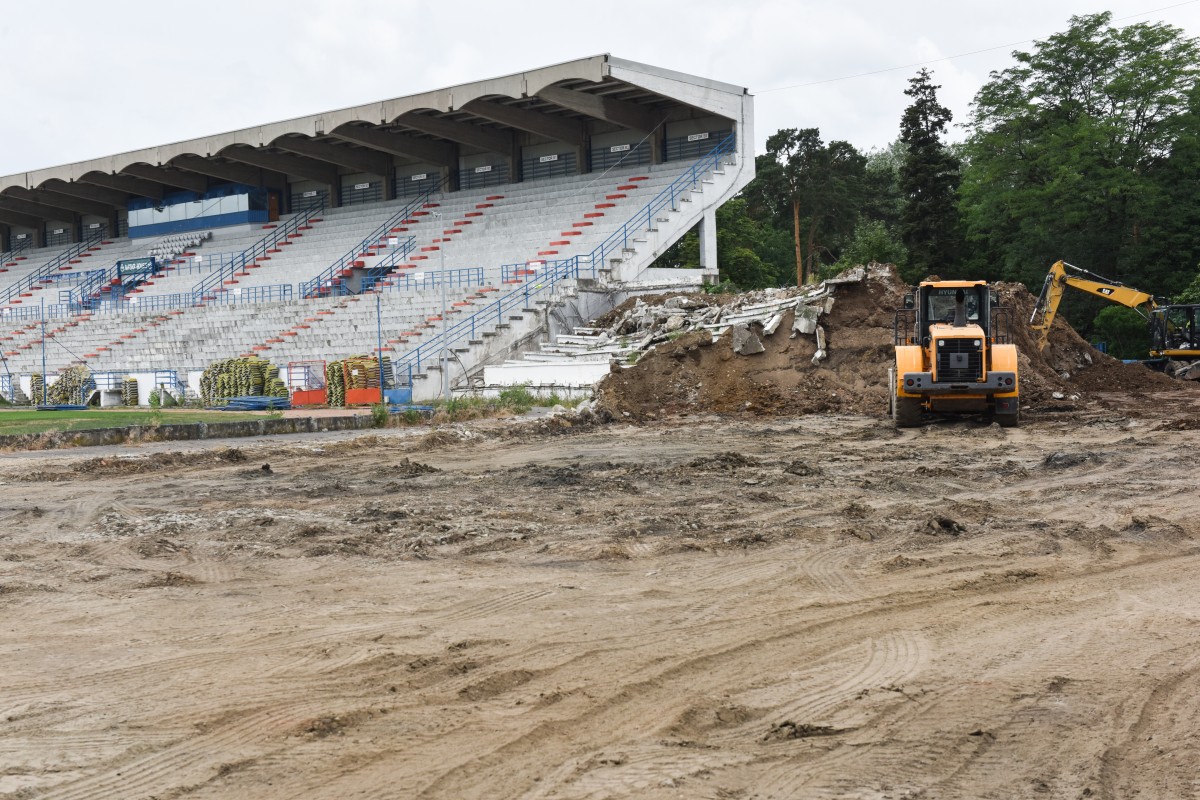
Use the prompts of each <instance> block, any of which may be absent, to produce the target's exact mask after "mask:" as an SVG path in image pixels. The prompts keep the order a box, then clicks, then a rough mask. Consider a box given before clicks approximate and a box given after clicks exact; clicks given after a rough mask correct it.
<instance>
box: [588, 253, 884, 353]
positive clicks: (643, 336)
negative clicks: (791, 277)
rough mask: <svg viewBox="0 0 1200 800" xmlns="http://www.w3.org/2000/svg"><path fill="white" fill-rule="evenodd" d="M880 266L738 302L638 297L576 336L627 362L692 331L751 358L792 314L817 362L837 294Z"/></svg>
mask: <svg viewBox="0 0 1200 800" xmlns="http://www.w3.org/2000/svg"><path fill="white" fill-rule="evenodd" d="M880 269H884V268H883V267H880V266H879V265H874V264H873V265H871V266H870V267H856V268H854V269H852V270H848V271H847V272H845V273H842V274H841V275H839V276H837V277H836V278H832V279H829V280H826V281H823V282H822V283H821V284H819V285H817V286H815V287H805V288H803V289H794V288H793V289H764V290H760V291H754V292H747V293H745V294H741V295H737V296H736V297H735V298H734V299H733V300H732V301H729V300H728V298H723V297H721V296H719V295H713V296H710V295H695V294H693V295H677V296H673V297H667V298H665V299H663V300H661V302H658V303H654V302H646V301H644V300H643V299H641V298H635V299H634V301H633V305H632V307H631V308H628V309H626V310H625V311H624V312H622V313H620V314H619V315H618V316H617V318H616V319H615V320H613V321H611V322H609V324H607V325H604V326H603V327H597V328H585V329H579V330H577V331H576V335H577V337H578V338H579V339H582V338H583V337H588V338H590V339H591V341H590V342H588V345H587V349H588V350H589V351H592V352H605V353H608V354H609V355H611V356H614V357H616V358H618V359H619V360H620V361H622V362H623V363H632V362H633V361H634V360H635V358H633V357H631V355H640V354H642V353H644V352H646V351H648V350H651V349H653V348H654V347H655V346H656V345H659V344H662V343H664V342H669V341H673V340H675V339H678V338H679V337H681V336H683V335H684V334H686V333H690V332H692V331H708V332H709V333H710V334H711V336H712V339H713V340H714V341H715V340H718V339H720V338H721V337H723V336H725V335H726V334H729V336H730V338H731V341H732V347H733V352H735V353H737V354H738V355H743V356H751V355H756V354H758V353H762V352H764V349H765V348H764V347H763V343H762V340H761V338H760V337H759V335H758V334H757V333H755V330H754V327H755V326H758V327H759V328H760V329H761V331H762V334H763V335H764V336H773V335H774V334H775V332H776V331H777V330H778V329H779V326H780V325H781V324H783V321H784V318H785V317H786V316H787V315H788V313H789V312H794V313H793V314H792V320H793V321H792V327H791V338H796V337H797V336H800V335H805V336H814V337H815V338H816V343H817V350H816V353H815V354H814V355H813V357H812V363H813V364H817V363H819V362H820V361H822V360H824V359H825V358H826V356H827V351H826V336H825V328H824V326H823V325H821V323H820V319H821V317H822V316H825V315H828V314H830V313H831V312H832V311H833V306H834V299H835V291H836V289H837V287H838V286H839V285H843V284H857V283H862V282H863V281H864V280H866V279H867V278H868V277H870V276H871V275H872V272H871V271H872V270H880Z"/></svg>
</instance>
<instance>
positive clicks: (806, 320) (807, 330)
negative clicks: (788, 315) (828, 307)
mask: <svg viewBox="0 0 1200 800" xmlns="http://www.w3.org/2000/svg"><path fill="white" fill-rule="evenodd" d="M820 315H821V307H820V306H797V307H796V319H795V321H794V322H793V323H792V331H794V332H795V333H803V334H807V335H810V336H811V335H812V334H813V333H815V332H816V330H817V318H818V317H819V316H820ZM792 338H793V339H794V338H795V336H794V335H793V337H792Z"/></svg>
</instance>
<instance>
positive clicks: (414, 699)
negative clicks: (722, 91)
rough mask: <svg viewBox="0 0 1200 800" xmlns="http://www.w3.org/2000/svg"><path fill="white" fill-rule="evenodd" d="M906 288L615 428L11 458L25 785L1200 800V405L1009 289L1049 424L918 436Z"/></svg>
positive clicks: (6, 660)
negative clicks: (892, 370)
mask: <svg viewBox="0 0 1200 800" xmlns="http://www.w3.org/2000/svg"><path fill="white" fill-rule="evenodd" d="M899 291H900V289H899V287H898V286H896V285H894V282H891V283H889V282H888V281H886V280H884V279H883V278H880V277H878V276H877V277H876V278H872V279H871V280H870V281H868V282H867V283H866V284H857V285H851V286H841V287H838V290H837V294H836V296H835V297H836V300H835V303H834V306H833V309H832V311H831V312H830V313H829V314H828V315H825V316H823V317H822V318H821V319H822V325H824V326H825V329H826V333H827V339H828V358H827V360H826V361H824V362H821V364H820V365H819V366H813V365H812V364H811V360H810V359H811V356H812V355H813V352H814V349H815V346H814V344H813V342H812V341H810V340H811V337H806V336H803V335H801V336H797V337H796V338H795V339H791V338H789V333H790V324H784V325H782V326H780V328H779V330H777V331H776V333H775V334H774V335H772V336H765V335H764V336H763V337H762V341H763V344H764V346H765V351H764V352H763V353H760V354H757V355H753V356H737V355H734V354H732V350H731V349H730V345H729V341H728V338H727V337H720V338H719V339H718V340H717V341H716V342H715V343H711V337H708V335H707V334H706V333H702V332H699V331H697V332H693V333H685V334H683V335H682V336H680V337H678V338H676V339H675V340H674V341H670V342H666V343H663V344H662V345H660V346H659V347H658V348H656V350H655V351H654V352H652V353H650V354H647V355H646V356H644V357H643V358H642V360H641V361H640V362H639V363H638V365H636V366H634V367H631V368H628V369H623V370H621V371H620V372H618V373H614V375H613V376H612V377H610V378H609V379H608V382H607V383H606V385H605V387H604V389H603V391H602V392H601V402H600V403H599V404H598V407H597V411H596V412H584V413H582V414H577V415H576V414H559V415H555V416H551V417H546V418H540V419H536V420H517V421H513V420H492V421H483V422H477V423H472V424H471V425H469V426H443V427H440V428H437V429H436V430H433V431H430V430H429V429H428V428H409V429H387V430H381V431H378V432H375V433H370V434H362V433H328V434H313V435H307V436H304V437H290V438H288V437H280V438H275V439H255V440H239V441H238V442H237V443H236V444H234V445H233V446H230V444H229V443H228V442H186V443H169V444H162V443H160V444H147V445H141V446H138V447H127V448H112V449H107V450H105V451H102V453H101V454H100V455H97V453H96V452H94V451H86V450H80V451H76V452H65V451H57V452H36V453H19V454H5V455H3V456H0V481H2V482H3V485H4V490H3V499H2V500H0V520H2V521H3V525H2V526H0V610H2V612H3V619H4V626H3V634H2V635H0V652H2V653H3V679H2V680H0V706H2V711H3V713H2V715H0V798H4V800H18V798H19V799H20V800H30V798H62V799H63V800H70V799H72V798H80V799H83V798H110V797H112V798H141V799H145V800H149V798H158V799H159V800H164V799H165V798H197V799H199V798H222V799H227V798H254V799H255V800H275V799H278V800H284V798H287V799H288V800H291V799H292V798H300V797H303V798H330V799H331V800H332V799H333V798H338V799H339V800H340V799H341V798H445V799H446V800H452V799H457V798H489V799H490V798H530V799H533V798H651V800H657V799H659V798H713V799H714V800H716V799H717V798H721V799H723V800H729V799H731V798H745V799H746V800H750V799H751V798H758V799H764V798H780V799H781V800H782V799H783V798H834V797H837V798H875V799H878V798H896V799H898V798H962V799H963V800H966V799H967V798H997V799H1000V798H1003V799H1004V800H1009V799H1010V798H1042V797H1055V798H1114V799H1115V798H1130V797H1138V798H1163V800H1166V799H1167V798H1186V797H1195V796H1197V795H1198V794H1200V784H1198V782H1197V772H1196V764H1197V763H1200V719H1198V718H1197V713H1196V709H1197V708H1200V635H1198V634H1200V595H1198V593H1197V592H1196V591H1195V576H1196V575H1197V574H1198V572H1200V539H1198V538H1197V537H1198V536H1200V522H1197V519H1196V515H1195V494H1196V490H1195V480H1196V472H1195V468H1194V466H1193V465H1192V461H1193V460H1194V459H1192V458H1191V457H1189V456H1187V454H1188V453H1193V452H1195V449H1196V445H1197V439H1198V437H1200V432H1198V431H1197V425H1196V420H1197V419H1200V414H1198V413H1197V412H1198V411H1200V402H1198V401H1200V392H1197V390H1196V388H1195V387H1194V386H1191V385H1188V384H1183V383H1177V382H1173V381H1168V380H1167V379H1165V378H1161V376H1158V375H1156V374H1154V373H1151V372H1149V371H1147V370H1144V369H1142V368H1141V367H1136V366H1126V365H1123V364H1120V363H1117V362H1113V361H1111V360H1110V359H1106V358H1104V357H1101V356H1099V354H1097V353H1095V352H1094V351H1089V348H1087V346H1086V345H1085V344H1083V343H1082V342H1081V341H1080V340H1078V338H1077V337H1074V335H1073V334H1072V333H1071V332H1070V331H1069V330H1061V329H1059V330H1056V332H1055V338H1054V339H1053V340H1052V343H1051V347H1050V348H1049V349H1048V351H1047V353H1046V354H1045V355H1042V354H1039V353H1037V352H1036V348H1033V347H1032V346H1031V343H1030V342H1028V341H1027V337H1023V336H1022V335H1021V334H1020V332H1019V330H1018V329H1019V326H1018V324H1017V323H1018V321H1019V320H1021V319H1022V316H1021V315H1022V314H1023V313H1025V312H1024V310H1022V309H1021V304H1022V303H1026V302H1027V301H1028V300H1029V298H1028V295H1027V294H1023V290H1016V289H1015V288H1011V287H1009V288H1007V291H1008V292H1009V293H1010V294H1011V295H1012V299H1013V301H1014V305H1015V306H1016V307H1017V309H1018V311H1017V312H1016V313H1015V314H1014V321H1013V328H1014V333H1015V334H1016V335H1017V341H1018V343H1019V344H1020V345H1021V347H1022V351H1023V353H1024V355H1023V357H1022V370H1023V372H1022V382H1023V387H1024V390H1023V398H1024V401H1025V403H1024V405H1025V406H1026V409H1025V415H1024V418H1023V420H1022V424H1021V426H1020V427H1019V428H1015V429H1002V428H1000V427H999V426H998V425H994V424H990V423H989V422H988V421H987V420H986V419H972V418H967V419H959V420H930V421H929V423H928V424H927V425H925V426H924V427H922V428H919V429H913V430H905V431H902V432H897V431H896V430H895V429H894V428H893V426H892V424H891V422H890V420H889V419H887V417H886V414H885V412H884V409H885V397H884V389H883V386H884V377H883V373H884V372H885V370H886V368H887V363H888V360H889V358H890V342H891V335H892V334H891V312H892V309H893V308H895V306H896V304H897V300H898V293H899ZM705 302H709V301H705ZM1025 318H1027V317H1025ZM706 338H707V340H708V341H706ZM1088 359H1091V363H1088ZM1064 372H1065V373H1068V374H1069V375H1070V377H1069V378H1064V377H1063V373H1064ZM1056 393H1057V395H1058V397H1057V398H1056V397H1055V394H1056ZM626 415H628V416H626Z"/></svg>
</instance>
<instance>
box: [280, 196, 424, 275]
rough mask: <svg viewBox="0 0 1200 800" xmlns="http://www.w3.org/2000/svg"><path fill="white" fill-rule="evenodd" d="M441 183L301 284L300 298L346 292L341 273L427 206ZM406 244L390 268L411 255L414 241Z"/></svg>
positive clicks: (412, 201)
mask: <svg viewBox="0 0 1200 800" xmlns="http://www.w3.org/2000/svg"><path fill="white" fill-rule="evenodd" d="M444 183H445V182H444V181H443V182H442V183H439V184H437V185H435V186H430V187H429V188H428V189H426V190H425V191H424V192H422V193H421V194H419V195H417V196H416V197H415V198H413V199H412V200H410V201H409V202H408V203H405V205H404V207H403V208H402V209H400V210H399V211H397V212H396V213H395V214H393V215H392V216H390V217H388V218H387V220H386V221H385V222H383V223H382V224H380V225H379V226H378V227H377V228H375V230H373V231H372V232H371V233H370V235H368V236H367V237H366V238H365V239H363V240H362V241H361V242H359V243H358V244H356V245H355V246H354V247H353V248H352V249H351V250H350V251H349V252H347V253H346V254H345V255H343V256H342V257H341V258H339V259H338V260H337V261H335V262H333V263H332V264H330V265H329V266H328V267H326V268H325V269H323V270H321V272H320V273H319V274H318V275H317V276H316V277H315V278H313V279H312V280H310V281H304V282H303V283H301V284H300V296H301V297H318V296H326V295H342V294H346V293H347V292H346V290H345V281H344V280H343V275H342V273H343V272H346V271H348V270H350V269H352V265H353V264H354V262H355V261H358V260H360V259H361V258H362V257H363V255H364V254H365V253H366V252H367V250H368V248H370V247H372V246H375V245H378V244H379V243H380V242H381V241H383V240H385V239H387V238H390V236H391V233H392V228H395V227H398V225H399V224H400V223H401V222H403V221H404V220H406V219H409V218H410V217H412V215H413V214H414V213H417V212H419V211H420V210H421V209H422V208H424V206H425V204H426V203H428V202H429V198H430V197H432V196H433V193H434V192H435V191H441V188H442V186H443V185H444ZM409 242H410V243H409V244H408V249H407V250H405V251H404V252H403V253H402V254H398V255H396V256H395V259H394V260H393V261H392V262H391V265H394V264H395V263H396V260H398V259H399V258H401V257H403V256H406V255H408V253H410V252H411V251H412V247H413V246H415V239H411V238H410V240H409ZM401 246H402V247H403V245H401ZM391 265H389V266H391ZM375 266H376V267H381V266H382V265H375ZM372 271H374V267H373V268H372ZM372 277H378V276H377V275H375V276H372Z"/></svg>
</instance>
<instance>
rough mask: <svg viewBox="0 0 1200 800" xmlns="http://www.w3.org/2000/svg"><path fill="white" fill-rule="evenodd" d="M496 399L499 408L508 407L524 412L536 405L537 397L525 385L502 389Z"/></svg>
mask: <svg viewBox="0 0 1200 800" xmlns="http://www.w3.org/2000/svg"><path fill="white" fill-rule="evenodd" d="M498 401H499V405H500V407H501V408H508V409H511V410H513V411H516V412H518V413H524V412H526V411H528V410H529V409H531V408H533V407H534V406H535V405H537V398H536V397H534V396H533V393H532V392H530V391H529V387H528V386H525V385H521V386H510V387H508V388H507V389H504V390H502V391H501V392H500V397H499V398H498Z"/></svg>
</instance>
